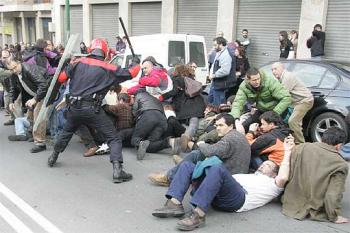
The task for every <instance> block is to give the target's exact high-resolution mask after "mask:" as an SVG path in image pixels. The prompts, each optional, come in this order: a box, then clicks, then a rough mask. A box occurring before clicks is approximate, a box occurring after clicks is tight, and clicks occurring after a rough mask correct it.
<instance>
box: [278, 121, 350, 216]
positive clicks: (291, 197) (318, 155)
mask: <svg viewBox="0 0 350 233" xmlns="http://www.w3.org/2000/svg"><path fill="white" fill-rule="evenodd" d="M345 140H346V135H345V132H344V131H343V130H342V129H339V128H337V127H332V128H329V129H328V130H326V131H325V132H324V134H323V135H322V142H315V143H304V144H301V145H299V146H297V147H296V148H295V149H294V150H293V151H292V156H291V170H290V174H289V182H288V183H287V186H286V188H285V191H284V195H283V197H282V203H283V210H282V212H283V214H285V215H287V216H289V217H292V218H296V219H299V220H301V219H304V218H306V217H310V218H311V219H313V220H318V221H331V222H334V223H347V222H348V219H347V218H345V217H342V216H341V200H342V193H343V192H344V189H345V188H344V186H345V180H346V176H347V174H348V169H349V168H348V165H347V163H346V162H345V160H344V159H343V158H342V157H341V155H340V154H339V153H338V151H339V150H340V148H341V145H342V144H343V143H344V142H345Z"/></svg>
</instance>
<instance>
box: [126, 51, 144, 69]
mask: <svg viewBox="0 0 350 233" xmlns="http://www.w3.org/2000/svg"><path fill="white" fill-rule="evenodd" d="M135 56H136V57H138V58H139V60H140V61H141V55H137V54H135ZM132 58H133V57H132V55H128V56H126V61H125V68H128V67H129V66H130V65H131V63H132Z"/></svg>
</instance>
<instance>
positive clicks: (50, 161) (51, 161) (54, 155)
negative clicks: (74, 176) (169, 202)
mask: <svg viewBox="0 0 350 233" xmlns="http://www.w3.org/2000/svg"><path fill="white" fill-rule="evenodd" d="M59 153H60V152H57V151H53V152H52V154H51V156H50V157H49V159H48V160H47V165H49V167H53V165H54V164H55V163H56V161H57V159H58V155H59Z"/></svg>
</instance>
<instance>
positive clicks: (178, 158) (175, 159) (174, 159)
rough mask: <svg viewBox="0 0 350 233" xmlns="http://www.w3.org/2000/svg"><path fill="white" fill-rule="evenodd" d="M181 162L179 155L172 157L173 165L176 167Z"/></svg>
mask: <svg viewBox="0 0 350 233" xmlns="http://www.w3.org/2000/svg"><path fill="white" fill-rule="evenodd" d="M182 160H183V158H182V157H181V156H180V155H173V162H174V163H175V165H178V164H179V163H181V162H182Z"/></svg>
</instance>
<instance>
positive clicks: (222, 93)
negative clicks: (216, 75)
mask: <svg viewBox="0 0 350 233" xmlns="http://www.w3.org/2000/svg"><path fill="white" fill-rule="evenodd" d="M226 91H227V90H215V89H214V86H213V85H211V86H210V90H209V94H208V103H209V104H213V105H215V106H219V105H220V104H225V103H226Z"/></svg>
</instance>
